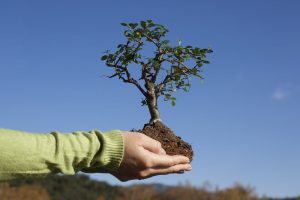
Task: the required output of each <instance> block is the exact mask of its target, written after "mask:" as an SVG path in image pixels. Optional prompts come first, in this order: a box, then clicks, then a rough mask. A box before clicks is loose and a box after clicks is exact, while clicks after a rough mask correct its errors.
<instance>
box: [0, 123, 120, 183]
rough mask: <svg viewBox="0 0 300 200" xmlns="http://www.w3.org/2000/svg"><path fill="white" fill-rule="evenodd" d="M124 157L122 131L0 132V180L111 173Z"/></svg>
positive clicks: (7, 130)
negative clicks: (63, 132) (58, 174)
mask: <svg viewBox="0 0 300 200" xmlns="http://www.w3.org/2000/svg"><path fill="white" fill-rule="evenodd" d="M123 154H124V141H123V136H122V134H121V131H119V130H113V131H109V132H107V133H101V132H100V131H96V130H94V131H90V132H73V133H66V134H62V133H59V132H52V133H50V134H38V133H25V132H21V131H15V130H9V129H0V181H4V180H11V179H16V178H28V177H45V176H47V175H50V174H56V173H63V174H67V175H73V174H75V173H76V172H78V171H82V172H87V173H91V172H112V171H115V170H117V169H118V167H119V166H120V163H121V161H122V158H123Z"/></svg>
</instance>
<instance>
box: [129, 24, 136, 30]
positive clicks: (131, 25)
mask: <svg viewBox="0 0 300 200" xmlns="http://www.w3.org/2000/svg"><path fill="white" fill-rule="evenodd" d="M137 25H138V24H136V23H130V24H129V26H130V28H132V29H135V27H137Z"/></svg>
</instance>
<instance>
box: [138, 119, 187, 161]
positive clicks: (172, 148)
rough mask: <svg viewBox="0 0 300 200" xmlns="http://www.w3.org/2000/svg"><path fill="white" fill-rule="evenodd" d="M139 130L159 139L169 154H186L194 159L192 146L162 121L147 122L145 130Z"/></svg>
mask: <svg viewBox="0 0 300 200" xmlns="http://www.w3.org/2000/svg"><path fill="white" fill-rule="evenodd" d="M139 132H142V133H144V134H145V135H147V136H149V137H151V138H153V139H155V140H157V141H159V142H160V143H161V144H162V147H163V149H164V150H165V151H166V152H167V154H168V155H184V156H186V157H188V158H189V159H190V161H192V159H193V150H192V146H191V145H190V144H188V143H187V142H185V141H183V140H182V139H181V137H178V136H176V135H175V134H174V133H173V131H172V130H171V129H170V128H168V127H167V126H166V125H164V124H163V123H162V122H159V121H157V122H155V123H152V124H145V126H144V128H143V130H140V131H139Z"/></svg>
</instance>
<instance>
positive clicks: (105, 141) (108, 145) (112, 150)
mask: <svg viewBox="0 0 300 200" xmlns="http://www.w3.org/2000/svg"><path fill="white" fill-rule="evenodd" d="M95 133H96V135H97V136H98V138H99V141H100V149H99V151H98V152H97V154H96V155H95V157H94V159H93V161H92V167H91V168H94V169H95V168H98V172H99V168H101V171H102V170H103V171H104V172H105V171H108V172H113V171H116V170H117V169H118V168H119V167H120V164H121V162H122V159H123V155H124V139H123V135H122V132H121V131H120V130H112V131H109V132H106V133H101V132H99V131H95Z"/></svg>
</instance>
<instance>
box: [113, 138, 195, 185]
mask: <svg viewBox="0 0 300 200" xmlns="http://www.w3.org/2000/svg"><path fill="white" fill-rule="evenodd" d="M123 137H124V145H125V147H124V148H125V149H124V157H123V160H122V163H121V165H120V167H119V169H118V170H117V171H116V172H113V173H112V174H113V175H114V176H115V177H116V178H118V179H119V180H121V181H128V180H132V179H145V178H149V177H151V176H156V175H163V174H170V173H183V172H184V171H190V170H191V169H192V167H191V165H190V164H189V162H190V161H189V159H188V158H187V157H185V156H180V155H175V156H169V155H166V152H165V150H164V149H163V148H162V147H161V144H160V142H158V141H156V140H154V139H152V138H150V137H148V136H146V135H144V134H141V133H133V132H123Z"/></svg>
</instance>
